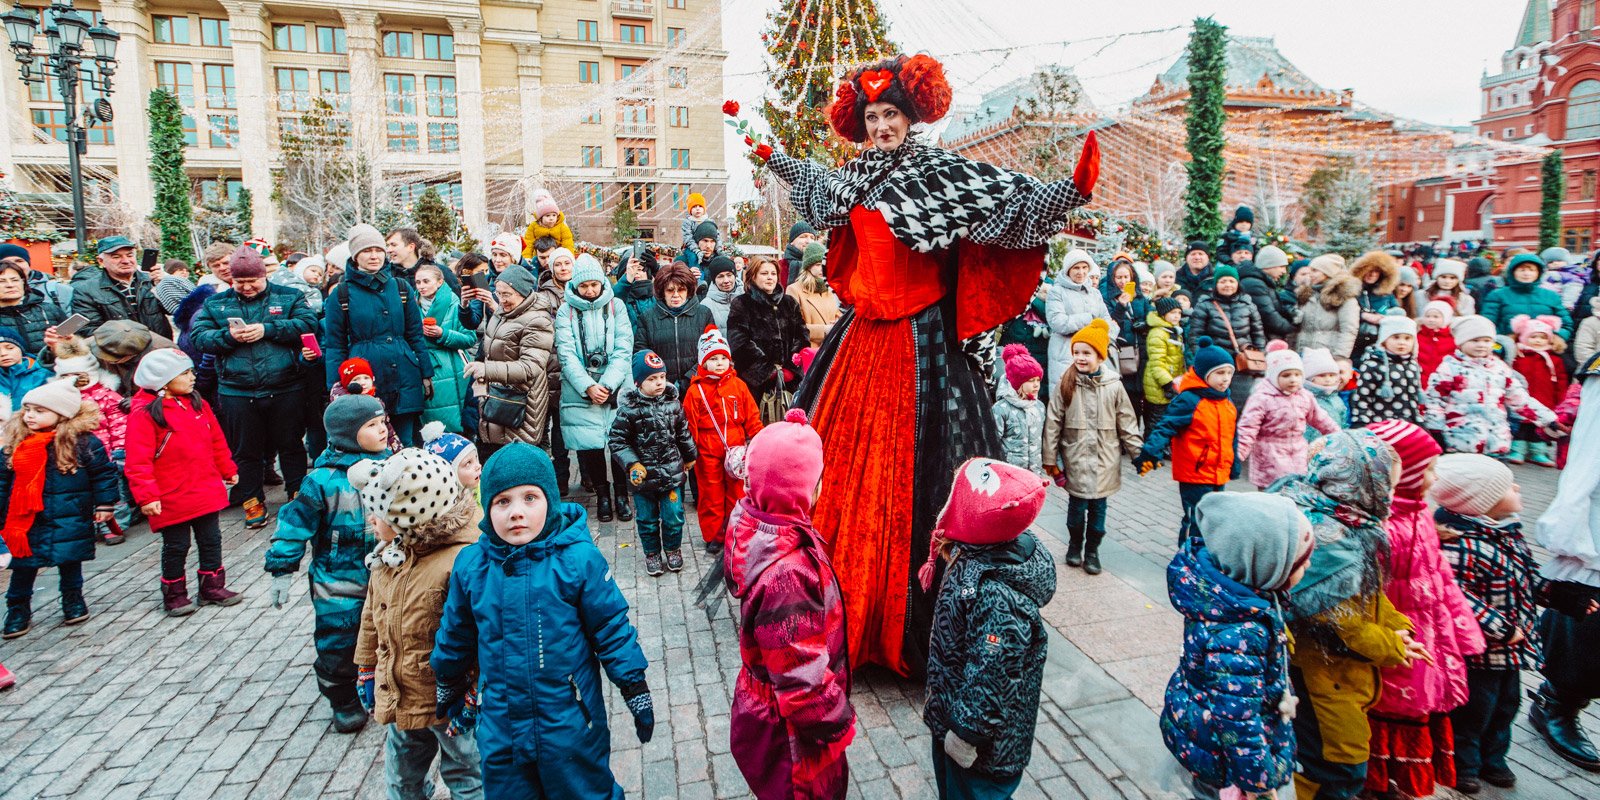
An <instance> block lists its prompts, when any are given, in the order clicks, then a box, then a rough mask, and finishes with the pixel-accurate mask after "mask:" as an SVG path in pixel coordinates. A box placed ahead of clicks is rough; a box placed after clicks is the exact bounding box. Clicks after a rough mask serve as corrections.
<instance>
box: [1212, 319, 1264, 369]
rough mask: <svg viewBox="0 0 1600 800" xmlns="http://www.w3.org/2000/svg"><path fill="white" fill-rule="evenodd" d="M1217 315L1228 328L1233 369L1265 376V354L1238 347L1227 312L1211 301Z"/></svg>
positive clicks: (1237, 338)
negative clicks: (1231, 347) (1231, 345)
mask: <svg viewBox="0 0 1600 800" xmlns="http://www.w3.org/2000/svg"><path fill="white" fill-rule="evenodd" d="M1211 305H1212V306H1215V307H1216V309H1217V313H1218V314H1220V315H1221V316H1222V324H1223V325H1226V326H1227V328H1228V341H1231V342H1233V368H1234V369H1235V370H1238V371H1239V372H1246V373H1249V374H1251V375H1265V374H1266V372H1267V354H1266V353H1263V352H1261V351H1260V350H1255V349H1251V348H1244V347H1240V346H1239V337H1237V336H1234V335H1233V320H1231V319H1228V312H1227V311H1224V310H1223V308H1222V304H1221V303H1218V302H1217V301H1215V300H1212V301H1211Z"/></svg>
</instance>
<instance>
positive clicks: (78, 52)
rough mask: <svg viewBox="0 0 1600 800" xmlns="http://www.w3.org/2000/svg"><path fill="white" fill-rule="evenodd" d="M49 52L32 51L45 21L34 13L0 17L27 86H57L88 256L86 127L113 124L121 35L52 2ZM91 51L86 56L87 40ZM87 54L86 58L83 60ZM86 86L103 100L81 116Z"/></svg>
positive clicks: (67, 2)
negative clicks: (111, 98)
mask: <svg viewBox="0 0 1600 800" xmlns="http://www.w3.org/2000/svg"><path fill="white" fill-rule="evenodd" d="M43 16H44V19H43V20H42V21H43V24H44V38H45V51H44V52H38V53H36V52H34V47H33V39H34V36H35V35H37V33H38V30H39V26H40V22H41V20H39V19H37V18H36V17H35V16H34V14H33V12H32V11H27V10H24V9H23V8H22V7H20V6H18V7H16V8H13V9H11V10H10V11H7V12H6V13H4V14H0V24H4V25H5V28H6V37H7V38H9V39H10V40H11V52H12V53H13V54H14V55H15V56H16V57H17V63H18V64H19V65H20V66H21V69H20V73H21V78H22V81H23V83H29V84H48V83H49V82H50V81H55V82H56V89H57V91H58V93H59V94H60V95H61V102H62V105H63V106H64V109H63V110H64V112H65V113H64V116H65V118H66V129H67V171H68V172H69V173H70V174H71V176H72V224H73V230H74V233H75V234H76V235H77V239H78V253H79V255H82V254H84V253H85V252H86V247H87V244H88V243H87V239H88V230H87V227H86V226H85V220H84V213H83V164H82V162H81V161H80V159H81V158H82V157H83V154H84V153H85V152H87V150H88V136H87V135H86V129H87V128H88V127H89V126H91V125H94V124H95V122H97V121H98V122H103V123H109V122H111V102H110V101H109V100H107V99H106V98H107V96H109V95H110V94H111V76H112V74H114V73H115V72H116V71H117V41H118V40H119V39H121V38H122V37H121V36H120V35H119V34H118V33H117V32H116V31H114V30H111V29H110V28H108V27H106V26H105V25H95V26H94V27H90V26H89V20H88V19H87V18H85V17H84V16H83V14H81V13H79V12H78V11H77V10H76V9H74V8H73V7H72V0H53V2H52V3H51V4H50V7H49V8H47V9H45V10H44V12H43ZM85 36H87V37H88V39H89V47H90V49H91V50H92V51H93V52H92V53H85V50H84V42H83V40H84V37H85ZM86 55H87V58H85V56H86ZM80 84H84V85H86V86H87V87H88V88H89V89H91V90H93V91H94V92H96V93H97V94H99V97H98V98H96V99H95V102H94V103H93V105H91V106H89V107H87V108H85V109H84V110H83V119H82V121H80V120H79V118H78V87H79V85H80Z"/></svg>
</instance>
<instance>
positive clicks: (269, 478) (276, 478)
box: [261, 464, 283, 486]
mask: <svg viewBox="0 0 1600 800" xmlns="http://www.w3.org/2000/svg"><path fill="white" fill-rule="evenodd" d="M261 483H262V484H264V485H267V486H282V485H283V476H282V475H279V474H278V468H277V466H275V465H273V464H268V465H267V474H265V475H262V476H261Z"/></svg>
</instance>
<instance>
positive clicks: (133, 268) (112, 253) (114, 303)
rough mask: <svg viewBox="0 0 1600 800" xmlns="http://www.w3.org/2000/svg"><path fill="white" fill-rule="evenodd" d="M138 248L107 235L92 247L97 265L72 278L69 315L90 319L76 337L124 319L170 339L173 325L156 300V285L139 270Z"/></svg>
mask: <svg viewBox="0 0 1600 800" xmlns="http://www.w3.org/2000/svg"><path fill="white" fill-rule="evenodd" d="M137 249H138V248H136V247H134V246H133V242H131V241H129V240H128V238H127V237H125V236H107V237H106V238H104V239H101V240H100V241H99V242H98V243H97V244H96V246H95V250H96V252H97V253H98V255H96V256H95V260H96V261H97V262H98V263H99V265H100V266H99V267H98V268H96V269H86V270H84V271H82V272H80V273H78V274H77V275H75V276H73V279H72V313H74V314H82V315H84V316H85V317H88V318H89V322H88V323H87V324H85V325H84V326H83V327H82V328H81V329H79V331H78V335H79V336H88V335H89V334H91V333H93V332H94V329H95V328H98V327H100V326H101V325H102V324H104V323H106V322H109V321H111V320H114V319H125V320H130V321H133V322H137V323H139V324H141V325H143V326H145V327H146V328H149V329H150V332H151V333H154V334H156V335H157V336H161V337H165V338H168V339H170V338H172V325H171V324H169V323H168V322H167V312H166V310H165V309H163V308H162V307H161V301H160V300H159V299H157V298H156V293H155V284H153V283H151V281H150V276H149V275H146V274H144V273H143V272H140V271H139V260H138V253H137V252H136V250H137Z"/></svg>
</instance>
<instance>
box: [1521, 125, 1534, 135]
mask: <svg viewBox="0 0 1600 800" xmlns="http://www.w3.org/2000/svg"><path fill="white" fill-rule="evenodd" d="M1522 135H1523V136H1532V135H1533V123H1531V122H1530V123H1528V124H1526V125H1524V126H1522Z"/></svg>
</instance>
